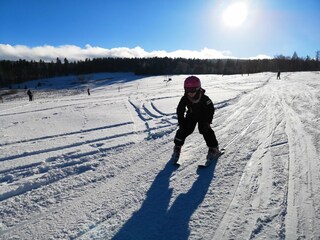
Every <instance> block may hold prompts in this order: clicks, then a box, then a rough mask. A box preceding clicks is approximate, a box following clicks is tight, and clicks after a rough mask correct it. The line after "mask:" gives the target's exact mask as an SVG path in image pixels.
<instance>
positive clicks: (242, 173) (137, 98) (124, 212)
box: [0, 72, 320, 240]
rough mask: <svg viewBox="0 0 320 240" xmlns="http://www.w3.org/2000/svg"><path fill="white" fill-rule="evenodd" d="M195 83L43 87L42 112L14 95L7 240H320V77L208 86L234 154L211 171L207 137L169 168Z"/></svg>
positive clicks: (4, 107) (47, 83)
mask: <svg viewBox="0 0 320 240" xmlns="http://www.w3.org/2000/svg"><path fill="white" fill-rule="evenodd" d="M185 77H186V76H185V75H174V76H170V78H171V79H172V81H171V82H168V83H166V82H164V80H165V77H164V76H155V77H142V76H135V75H133V74H128V73H105V74H91V75H86V76H81V77H74V76H73V77H72V76H71V77H64V78H56V79H45V80H42V81H41V86H40V87H38V88H37V89H36V90H35V101H33V102H29V101H28V100H27V96H26V94H25V92H24V91H20V92H18V93H17V94H16V95H14V96H9V95H6V96H4V97H3V100H4V102H3V103H0V129H1V131H0V153H1V154H0V216H1V221H0V239H120V240H123V239H125V240H128V239H320V228H319V226H320V161H319V160H320V159H319V156H320V154H319V150H320V129H319V120H320V73H319V72H297V73H282V74H281V77H282V79H281V80H277V79H276V74H275V73H259V74H251V75H249V76H248V75H243V76H242V75H233V76H218V75H199V77H200V78H201V80H202V85H203V88H205V89H206V93H207V95H208V96H209V97H210V98H211V99H212V100H213V102H214V104H215V106H216V113H215V116H214V120H213V124H212V127H213V129H214V130H215V133H216V135H217V138H218V141H219V143H220V146H221V147H224V148H225V149H226V152H225V154H224V155H223V156H221V158H220V159H219V161H218V162H217V163H216V164H213V165H211V166H209V167H208V168H204V169H203V168H201V169H200V168H199V169H198V167H197V166H198V164H199V163H202V162H204V161H205V156H206V152H207V147H206V146H205V142H204V140H203V138H202V136H201V135H200V134H199V133H198V130H195V132H194V133H193V134H192V135H191V136H190V137H188V138H187V141H186V144H185V145H184V147H183V149H182V153H181V161H182V165H181V166H180V167H179V168H177V167H175V166H173V165H172V164H171V162H170V157H171V154H172V150H173V138H174V135H175V131H176V130H177V118H176V114H175V109H176V106H177V104H178V101H179V100H180V97H181V96H182V94H183V88H182V86H183V81H184V79H185ZM38 82H39V81H33V82H30V83H28V84H27V85H28V87H30V88H32V89H34V88H35V87H36V86H37V84H38ZM87 87H90V90H91V95H90V96H88V95H87V93H86V89H87Z"/></svg>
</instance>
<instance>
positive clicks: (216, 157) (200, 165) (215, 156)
mask: <svg viewBox="0 0 320 240" xmlns="http://www.w3.org/2000/svg"><path fill="white" fill-rule="evenodd" d="M224 152H225V150H224V149H221V150H220V153H219V154H216V155H214V156H213V157H212V158H209V157H208V156H207V161H206V162H205V163H204V164H199V165H198V167H200V168H204V167H208V166H209V165H210V164H212V163H213V162H216V161H218V159H219V157H220V156H222V155H223V154H224Z"/></svg>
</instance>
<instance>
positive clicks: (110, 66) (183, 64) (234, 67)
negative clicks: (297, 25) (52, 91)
mask: <svg viewBox="0 0 320 240" xmlns="http://www.w3.org/2000/svg"><path fill="white" fill-rule="evenodd" d="M319 70H320V51H318V52H317V55H316V58H315V59H311V58H309V57H307V58H299V57H298V55H297V54H296V53H294V54H293V56H292V57H285V56H282V55H279V56H276V57H274V58H273V59H257V60H249V59H246V60H243V59H185V58H168V57H163V58H159V57H154V58H94V59H86V60H84V61H74V62H70V61H68V59H67V58H65V59H64V60H63V61H61V60H60V59H59V58H57V59H56V61H51V62H44V61H42V60H40V61H26V60H21V59H20V60H19V61H9V60H1V61H0V86H11V85H12V84H17V83H23V82H25V81H28V80H36V79H42V78H50V77H56V76H65V75H81V74H90V73H98V72H133V73H135V74H136V75H173V74H223V75H230V74H250V73H259V72H279V71H280V72H294V71H319Z"/></svg>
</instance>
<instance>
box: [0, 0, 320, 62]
mask: <svg viewBox="0 0 320 240" xmlns="http://www.w3.org/2000/svg"><path fill="white" fill-rule="evenodd" d="M235 2H243V3H244V5H245V7H246V15H245V19H244V20H241V22H242V23H241V24H239V25H237V26H234V25H230V24H229V25H228V23H227V21H228V18H229V19H230V18H231V17H232V16H229V17H228V16H227V17H226V18H223V16H225V15H224V13H225V12H226V9H227V8H228V7H230V6H231V5H232V4H233V3H235ZM233 15H236V14H233ZM235 21H236V22H240V20H237V19H235ZM0 22H1V27H0V59H5V58H6V59H15V58H18V59H19V58H26V59H32V58H34V59H35V60H38V59H39V58H42V59H45V60H49V59H50V58H53V59H55V58H56V57H67V58H68V59H69V58H70V59H79V58H85V57H100V56H102V57H103V56H120V57H126V56H128V57H145V56H146V57H149V56H160V57H161V56H171V57H175V56H178V57H191V58H193V57H196V58H224V57H225V58H231V57H235V58H255V57H258V56H265V57H268V56H269V57H274V56H275V55H279V54H282V55H285V56H292V55H293V52H294V51H296V52H297V54H298V56H300V57H306V56H307V55H309V56H310V57H314V56H315V51H317V50H320V27H319V25H320V1H319V0H211V1H210V0H76V1H71V0H54V1H50V0H28V1H25V0H0Z"/></svg>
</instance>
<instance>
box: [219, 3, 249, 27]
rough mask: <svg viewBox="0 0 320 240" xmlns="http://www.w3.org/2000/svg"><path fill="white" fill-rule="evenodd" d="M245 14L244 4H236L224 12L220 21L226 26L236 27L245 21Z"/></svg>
mask: <svg viewBox="0 0 320 240" xmlns="http://www.w3.org/2000/svg"><path fill="white" fill-rule="evenodd" d="M247 14H248V10H247V5H246V4H245V3H244V2H237V3H234V4H232V5H230V6H228V7H227V8H226V9H225V10H224V12H223V15H222V20H223V23H224V24H225V25H226V26H229V27H238V26H240V25H241V24H242V23H243V22H244V21H245V20H246V18H247Z"/></svg>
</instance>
